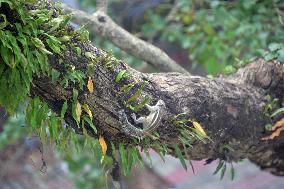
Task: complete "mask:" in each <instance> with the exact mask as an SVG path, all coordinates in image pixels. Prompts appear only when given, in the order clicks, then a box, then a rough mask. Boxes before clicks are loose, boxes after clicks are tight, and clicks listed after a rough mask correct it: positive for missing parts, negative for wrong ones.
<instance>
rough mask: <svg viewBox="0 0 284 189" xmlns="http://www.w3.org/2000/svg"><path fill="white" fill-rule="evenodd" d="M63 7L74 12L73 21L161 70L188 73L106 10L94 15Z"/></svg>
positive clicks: (69, 11)
mask: <svg viewBox="0 0 284 189" xmlns="http://www.w3.org/2000/svg"><path fill="white" fill-rule="evenodd" d="M62 8H63V10H64V11H65V12H66V13H72V14H74V16H73V21H74V22H75V23H77V24H85V25H86V27H87V28H88V29H89V30H90V31H91V32H93V33H97V34H98V35H101V36H103V37H106V38H107V39H109V40H110V41H112V42H113V43H114V44H115V45H116V46H117V47H119V48H121V49H122V50H124V51H126V52H128V53H130V54H132V55H134V56H136V57H138V58H140V59H142V60H145V61H146V62H148V63H149V64H151V65H153V66H154V67H156V68H158V69H159V70H161V71H165V72H170V71H172V72H180V73H188V72H187V71H186V70H185V69H184V68H182V67H181V66H179V65H178V64H177V63H176V62H175V61H174V60H172V59H171V58H170V57H169V56H168V55H167V54H166V53H165V52H163V51H162V50H161V49H159V48H158V47H155V46H154V45H152V44H150V43H147V42H145V41H143V40H141V39H139V38H137V37H135V36H133V35H132V34H130V33H129V32H127V31H126V30H124V29H123V28H121V27H120V26H119V25H117V24H116V23H115V22H114V21H113V20H112V19H111V18H110V17H109V16H108V15H107V14H106V13H105V12H104V11H101V10H100V9H98V10H97V11H96V12H95V13H94V14H93V15H88V14H87V13H85V12H83V11H80V10H76V9H73V8H71V7H69V6H68V5H65V4H62Z"/></svg>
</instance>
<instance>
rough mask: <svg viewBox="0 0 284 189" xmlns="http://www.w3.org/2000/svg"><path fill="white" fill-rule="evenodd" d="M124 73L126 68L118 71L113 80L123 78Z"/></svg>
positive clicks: (117, 80) (116, 80)
mask: <svg viewBox="0 0 284 189" xmlns="http://www.w3.org/2000/svg"><path fill="white" fill-rule="evenodd" d="M125 73H126V70H122V71H120V72H119V73H118V74H117V75H116V77H115V82H116V83H118V82H119V81H120V80H121V79H122V78H123V76H124V74H125Z"/></svg>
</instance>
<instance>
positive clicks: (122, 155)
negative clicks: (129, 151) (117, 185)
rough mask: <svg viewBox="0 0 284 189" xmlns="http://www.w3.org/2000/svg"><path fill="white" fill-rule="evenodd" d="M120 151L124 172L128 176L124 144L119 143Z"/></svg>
mask: <svg viewBox="0 0 284 189" xmlns="http://www.w3.org/2000/svg"><path fill="white" fill-rule="evenodd" d="M118 150H119V154H120V158H121V162H122V167H123V172H124V174H125V175H126V173H127V170H126V169H127V158H126V151H125V149H124V146H123V144H121V143H119V145H118Z"/></svg>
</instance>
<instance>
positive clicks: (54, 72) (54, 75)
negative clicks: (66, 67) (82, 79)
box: [51, 68, 60, 84]
mask: <svg viewBox="0 0 284 189" xmlns="http://www.w3.org/2000/svg"><path fill="white" fill-rule="evenodd" d="M59 76H60V72H59V71H57V70H56V69H53V68H52V70H51V82H52V83H53V84H55V83H56V81H57V80H58V78H59Z"/></svg>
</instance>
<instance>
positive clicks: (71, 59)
mask: <svg viewBox="0 0 284 189" xmlns="http://www.w3.org/2000/svg"><path fill="white" fill-rule="evenodd" d="M98 19H99V18H98ZM71 30H72V28H68V29H67V31H71ZM72 42H73V43H76V46H79V47H80V48H81V50H82V56H78V55H77V53H76V52H75V50H74V48H73V47H72V45H71V44H68V43H66V44H65V45H66V46H67V47H68V50H66V51H65V52H64V53H63V56H62V57H60V58H61V59H62V60H63V63H61V64H59V57H57V56H55V55H50V56H49V63H50V66H51V67H53V68H55V69H57V70H60V71H61V72H64V70H65V68H66V65H70V66H72V67H75V69H76V70H81V71H83V72H86V70H87V67H88V64H89V59H88V58H87V57H86V56H85V52H91V53H92V54H93V55H94V56H95V57H96V58H98V57H105V56H106V53H105V52H104V51H102V50H101V49H99V48H96V47H94V46H93V45H92V44H91V43H89V42H80V41H74V40H73V41H72ZM105 63H106V61H105V58H102V60H101V61H99V62H98V63H97V64H95V65H94V66H93V70H92V72H93V78H92V80H93V83H94V93H91V94H90V93H89V92H88V90H87V88H86V87H85V88H84V90H83V91H80V90H79V96H78V100H79V102H80V103H81V104H84V103H86V104H88V105H89V107H90V109H91V111H92V112H93V116H94V117H93V120H94V122H95V124H96V126H97V129H98V134H100V135H103V136H104V137H105V139H106V140H108V141H112V142H123V143H125V144H127V143H133V140H132V137H129V136H127V135H125V134H124V133H123V132H122V130H121V128H120V127H121V125H120V122H119V117H118V114H117V112H118V110H121V109H124V110H125V111H126V113H127V115H130V113H131V111H130V110H129V109H127V108H125V105H124V101H126V100H127V99H128V98H129V97H130V96H131V95H132V94H133V93H134V92H135V91H137V89H138V87H139V85H136V86H135V87H134V88H133V89H132V90H131V92H130V93H129V94H125V93H121V92H120V91H119V90H120V87H122V86H123V85H125V84H129V83H133V82H134V83H141V82H144V81H147V82H148V84H147V85H146V86H145V88H144V89H143V91H142V96H149V97H150V98H151V99H152V104H154V103H155V102H156V101H157V100H159V99H162V100H164V101H165V103H166V113H165V115H164V116H163V117H162V122H161V124H160V125H159V127H158V129H157V131H158V133H159V134H160V138H159V139H157V140H158V141H159V142H161V143H164V144H166V145H167V146H169V147H171V146H173V145H174V144H180V141H179V138H178V133H179V131H178V128H177V126H175V125H173V124H172V122H171V120H172V118H173V117H174V116H176V115H177V114H180V113H186V115H187V117H188V118H190V119H195V120H196V121H198V122H199V123H200V124H201V125H202V127H203V128H204V130H205V131H206V133H207V134H208V135H209V136H210V138H211V139H212V141H213V142H209V143H206V144H204V143H202V142H200V141H194V142H192V143H191V145H192V146H193V148H188V149H187V153H188V155H189V156H190V157H191V159H194V160H201V159H206V158H208V159H217V158H220V159H225V160H227V161H238V160H240V159H243V158H249V159H250V160H251V161H253V162H255V163H256V164H258V165H259V166H260V167H261V168H263V169H269V171H270V172H272V173H273V174H276V175H284V161H283V160H284V150H283V149H284V145H283V141H284V140H283V139H284V137H283V134H282V135H281V136H280V137H277V138H276V139H274V140H269V141H263V140H261V138H262V137H264V136H267V135H269V134H270V133H269V132H267V131H266V130H265V128H264V125H266V124H267V123H269V121H270V120H269V118H268V117H267V116H265V112H264V109H265V105H266V103H267V100H266V98H265V96H266V95H267V94H269V95H271V96H273V97H277V98H279V99H282V100H283V99H284V93H283V91H284V67H283V65H281V64H279V63H277V62H265V61H263V60H261V59H259V60H255V61H253V62H252V63H250V64H249V65H248V66H246V67H244V68H241V69H240V70H239V71H238V72H237V73H236V74H233V75H231V76H229V77H217V78H214V79H208V78H204V77H198V76H189V75H185V74H181V73H159V74H144V73H140V72H138V71H136V70H134V69H131V68H130V67H129V66H127V65H126V64H125V63H124V62H123V61H115V60H114V59H112V64H113V67H112V68H111V69H109V68H106V66H105ZM122 70H126V71H127V72H128V73H129V74H130V77H128V78H127V79H123V80H122V82H120V83H116V82H115V81H114V80H115V77H116V76H117V74H118V73H119V72H120V71H122ZM33 83H34V85H33V87H32V89H31V94H32V95H33V96H39V97H40V98H41V99H42V100H43V101H45V102H47V103H48V105H49V106H50V107H51V108H52V109H53V110H54V111H55V112H60V110H61V107H62V104H63V102H64V99H68V100H70V102H71V101H72V100H71V99H72V89H73V88H76V87H77V86H76V85H73V86H72V87H67V88H63V87H62V86H60V85H55V84H52V82H51V78H49V77H44V78H34V81H33ZM138 100H139V99H138ZM142 113H145V112H143V111H142ZM128 118H129V120H131V118H130V117H128ZM65 120H66V122H67V123H68V124H69V125H70V126H72V127H73V128H74V129H76V130H77V132H78V133H80V130H78V127H77V125H76V123H75V121H74V120H73V118H72V115H71V110H70V109H68V111H67V113H66V115H65ZM90 134H92V135H93V136H94V137H96V136H97V135H95V134H94V133H91V131H90ZM225 144H228V145H229V146H230V147H231V148H233V151H225V150H224V145H225ZM172 155H175V154H174V152H173V153H172Z"/></svg>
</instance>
